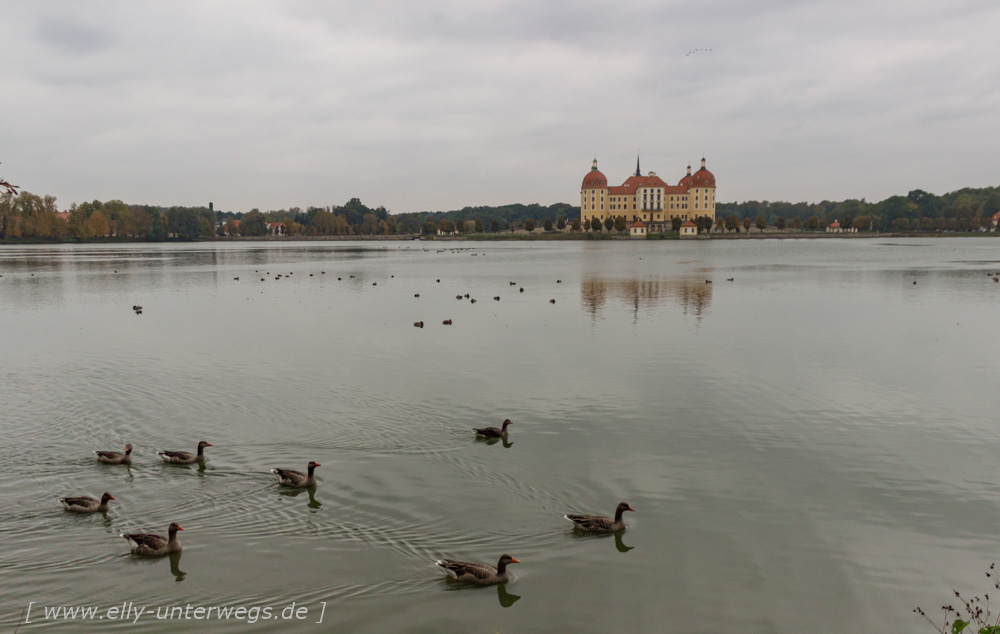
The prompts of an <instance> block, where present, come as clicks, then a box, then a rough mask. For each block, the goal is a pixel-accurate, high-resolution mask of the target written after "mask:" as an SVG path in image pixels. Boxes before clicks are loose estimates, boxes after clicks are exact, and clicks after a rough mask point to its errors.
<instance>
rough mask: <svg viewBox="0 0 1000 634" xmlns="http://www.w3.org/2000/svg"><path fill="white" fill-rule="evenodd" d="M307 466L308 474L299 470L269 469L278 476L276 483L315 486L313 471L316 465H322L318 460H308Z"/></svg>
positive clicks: (285, 485) (288, 485)
mask: <svg viewBox="0 0 1000 634" xmlns="http://www.w3.org/2000/svg"><path fill="white" fill-rule="evenodd" d="M308 466H309V475H306V474H304V473H302V472H301V471H292V470H291V469H271V473H273V474H274V475H276V476H278V484H280V485H281V486H283V487H292V488H295V489H308V488H309V487H314V486H316V476H315V475H314V474H313V472H314V471H316V467H322V466H323V465H321V464H320V463H318V462H310V463H309V465H308Z"/></svg>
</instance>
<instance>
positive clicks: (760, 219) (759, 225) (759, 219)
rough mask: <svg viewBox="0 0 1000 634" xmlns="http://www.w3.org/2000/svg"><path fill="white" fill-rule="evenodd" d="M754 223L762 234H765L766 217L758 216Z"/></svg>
mask: <svg viewBox="0 0 1000 634" xmlns="http://www.w3.org/2000/svg"><path fill="white" fill-rule="evenodd" d="M753 223H754V225H755V226H756V227H757V230H758V231H760V232H761V233H764V229H767V220H765V219H764V216H757V217H756V218H755V219H754V221H753Z"/></svg>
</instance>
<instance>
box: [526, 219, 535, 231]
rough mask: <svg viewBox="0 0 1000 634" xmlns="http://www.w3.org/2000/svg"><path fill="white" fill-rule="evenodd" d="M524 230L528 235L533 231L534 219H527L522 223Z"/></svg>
mask: <svg viewBox="0 0 1000 634" xmlns="http://www.w3.org/2000/svg"><path fill="white" fill-rule="evenodd" d="M524 230H525V231H527V232H528V233H531V232H532V231H534V230H535V219H534V218H527V219H526V220H525V221H524Z"/></svg>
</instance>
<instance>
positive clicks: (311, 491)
mask: <svg viewBox="0 0 1000 634" xmlns="http://www.w3.org/2000/svg"><path fill="white" fill-rule="evenodd" d="M278 493H279V494H280V495H284V496H286V497H290V498H294V497H298V496H300V495H302V494H303V493H307V494H308V495H309V504H308V506H309V508H311V509H318V508H320V507H321V506H323V504H322V503H321V502H320V501H319V500H317V499H316V487H314V486H312V487H309V488H308V489H282V490H281V491H278Z"/></svg>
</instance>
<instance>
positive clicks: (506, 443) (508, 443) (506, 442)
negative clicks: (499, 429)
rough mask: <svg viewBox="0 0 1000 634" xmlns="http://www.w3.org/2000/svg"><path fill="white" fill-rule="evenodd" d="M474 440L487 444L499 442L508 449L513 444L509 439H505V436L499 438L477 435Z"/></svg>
mask: <svg viewBox="0 0 1000 634" xmlns="http://www.w3.org/2000/svg"><path fill="white" fill-rule="evenodd" d="M476 442H481V443H486V444H487V445H496V444H499V443H503V448H504V449H510V448H511V447H513V446H514V443H512V442H511V441H509V440H507V437H506V436H501V437H499V438H482V437H477V438H476Z"/></svg>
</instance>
